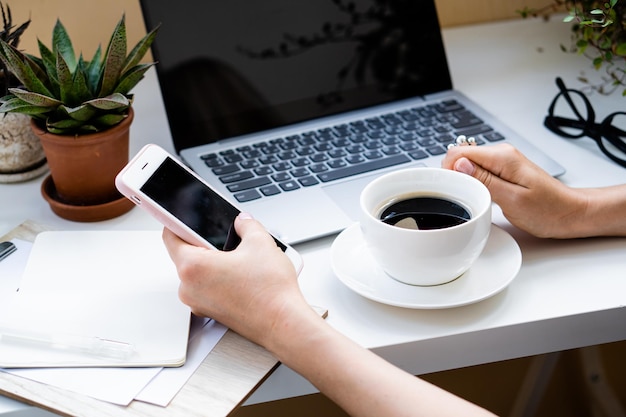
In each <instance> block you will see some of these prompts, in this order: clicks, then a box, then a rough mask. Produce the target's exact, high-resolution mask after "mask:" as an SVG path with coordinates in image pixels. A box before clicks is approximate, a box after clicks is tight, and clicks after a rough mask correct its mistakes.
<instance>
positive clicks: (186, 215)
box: [115, 144, 302, 273]
mask: <svg viewBox="0 0 626 417" xmlns="http://www.w3.org/2000/svg"><path fill="white" fill-rule="evenodd" d="M115 186H116V187H117V189H118V190H119V191H120V192H121V193H122V194H123V195H124V196H125V197H126V198H128V199H130V200H131V201H132V202H133V203H135V204H136V205H137V206H139V207H141V208H142V209H144V210H146V211H147V212H148V213H150V214H151V215H152V216H154V217H155V218H156V219H157V220H158V221H159V222H161V223H162V224H163V225H164V226H165V227H167V228H168V229H170V230H171V231H172V232H174V233H175V234H176V235H178V236H179V237H180V238H181V239H183V240H185V241H186V242H188V243H190V244H192V245H196V246H203V247H206V248H210V249H218V250H223V251H228V250H232V249H234V248H236V247H237V245H238V244H239V242H240V238H239V236H237V233H235V230H234V221H235V217H237V215H238V214H239V213H240V210H239V209H237V208H236V207H235V206H233V205H232V204H231V203H230V202H228V201H227V200H226V199H225V198H224V197H223V196H222V195H220V194H219V193H218V192H217V191H215V190H214V189H213V188H211V186H210V185H209V184H208V183H207V182H206V181H204V180H203V179H202V178H200V177H199V176H198V175H197V174H196V173H195V172H193V171H192V170H191V169H189V168H188V167H187V166H185V165H183V164H182V163H181V162H179V160H178V159H176V158H175V157H173V156H172V155H171V154H169V153H168V152H167V151H165V150H164V149H163V148H161V147H159V146H157V145H154V144H150V145H146V146H144V147H143V149H141V150H140V151H139V152H138V153H137V155H136V156H135V157H134V158H132V159H131V161H130V162H129V163H128V164H127V165H126V166H125V167H124V168H123V169H122V170H121V171H120V172H119V174H118V175H117V177H116V178H115ZM274 241H275V242H276V245H277V246H278V247H279V248H280V249H282V251H283V252H284V253H285V254H286V255H287V256H288V257H289V259H290V260H291V262H292V263H293V265H294V267H295V268H296V271H297V272H298V273H300V270H301V269H302V258H301V257H300V255H299V254H298V252H296V250H295V249H293V248H292V247H291V246H289V245H287V244H285V243H284V242H282V241H280V240H279V239H277V238H276V237H274Z"/></svg>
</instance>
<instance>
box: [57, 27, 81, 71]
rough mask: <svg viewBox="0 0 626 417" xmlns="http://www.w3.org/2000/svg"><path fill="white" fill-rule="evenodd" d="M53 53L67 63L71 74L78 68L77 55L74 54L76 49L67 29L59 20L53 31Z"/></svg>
mask: <svg viewBox="0 0 626 417" xmlns="http://www.w3.org/2000/svg"><path fill="white" fill-rule="evenodd" d="M52 52H53V53H54V54H55V55H57V54H61V56H62V57H63V60H64V61H65V62H66V64H67V66H68V68H69V69H70V72H74V69H75V68H76V55H75V54H74V47H73V46H72V41H71V40H70V37H69V35H68V34H67V31H66V30H65V27H64V26H63V24H62V23H61V21H60V20H59V19H57V22H56V24H55V25H54V29H52Z"/></svg>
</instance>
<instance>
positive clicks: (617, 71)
mask: <svg viewBox="0 0 626 417" xmlns="http://www.w3.org/2000/svg"><path fill="white" fill-rule="evenodd" d="M563 10H566V11H568V15H567V16H566V17H565V18H564V19H563V20H564V22H567V23H572V44H571V46H570V47H565V46H563V45H561V49H563V50H564V51H568V52H575V53H579V54H583V55H586V56H588V57H589V58H590V59H591V60H592V63H593V66H594V67H595V68H596V69H598V70H599V69H601V68H604V69H605V70H606V76H603V77H602V80H603V81H602V82H601V83H600V84H598V85H589V86H590V88H593V89H594V90H596V91H598V92H600V93H603V94H610V93H611V92H613V91H614V90H616V89H619V88H623V89H622V95H624V96H626V2H624V1H620V0H600V1H597V0H577V1H574V0H552V1H551V2H550V3H548V4H546V6H544V7H542V8H538V9H533V8H528V7H526V8H524V9H522V10H520V11H519V13H520V14H521V15H522V17H527V16H542V17H544V18H548V17H549V16H550V15H552V14H553V13H555V12H560V11H563ZM580 80H581V81H582V82H584V83H589V80H587V79H586V78H584V77H580Z"/></svg>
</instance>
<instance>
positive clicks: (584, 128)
mask: <svg viewBox="0 0 626 417" xmlns="http://www.w3.org/2000/svg"><path fill="white" fill-rule="evenodd" d="M556 85H557V86H558V87H559V90H560V92H559V93H558V94H557V95H556V97H554V100H552V104H550V108H549V109H548V115H547V116H546V118H545V121H544V125H545V126H546V127H547V128H548V129H550V130H551V131H552V132H554V133H556V134H557V135H559V136H562V137H565V138H569V139H579V138H582V137H584V136H587V137H590V138H591V139H593V140H595V141H596V143H597V144H598V147H599V148H600V150H601V151H602V152H603V153H604V154H605V155H606V156H608V157H609V158H610V159H611V160H613V161H614V162H616V163H618V164H619V165H621V166H622V167H624V168H626V159H623V158H624V156H626V130H625V129H626V112H622V111H617V112H615V113H611V114H609V115H608V116H607V117H606V118H605V119H604V120H603V121H602V122H601V123H596V121H595V119H596V113H595V112H594V110H593V107H592V106H591V102H589V99H588V98H587V97H586V96H585V94H583V93H582V92H581V91H578V90H572V89H568V88H567V87H565V83H563V80H562V79H561V78H560V77H557V79H556ZM562 99H565V100H562ZM566 104H567V105H569V108H567V106H566ZM581 109H582V110H581ZM555 112H557V113H559V114H567V115H568V117H563V116H556V115H555ZM570 117H572V118H570Z"/></svg>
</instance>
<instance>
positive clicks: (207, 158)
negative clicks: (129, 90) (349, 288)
mask: <svg viewBox="0 0 626 417" xmlns="http://www.w3.org/2000/svg"><path fill="white" fill-rule="evenodd" d="M141 6H142V10H143V14H144V19H145V21H146V26H147V28H148V29H152V28H153V27H154V26H155V25H157V24H159V23H161V29H160V31H159V34H158V36H157V38H156V40H155V42H154V44H153V53H154V56H155V59H156V60H157V61H158V65H157V71H158V77H159V83H160V87H161V91H162V94H163V99H164V103H165V108H166V113H167V117H168V122H169V126H170V130H171V134H172V138H173V142H174V148H175V149H176V152H177V153H178V155H179V156H180V158H181V159H182V160H183V161H184V162H185V163H186V164H187V165H188V166H189V167H190V168H191V169H193V170H194V171H195V172H197V173H198V174H199V175H200V176H202V177H203V178H205V179H206V180H207V181H208V182H209V183H210V184H211V185H212V186H213V187H215V189H217V190H218V191H219V192H221V193H222V194H224V195H225V196H226V197H227V198H228V199H229V200H230V201H231V202H233V203H234V204H235V205H237V206H238V207H239V208H240V209H241V210H244V211H247V212H250V213H252V214H253V215H254V216H255V217H256V218H257V219H259V220H260V221H261V222H262V223H263V224H264V225H265V226H266V227H267V228H268V230H270V231H271V232H272V233H273V234H275V235H276V236H279V237H280V238H281V239H283V240H284V241H286V242H289V243H292V244H293V243H299V242H304V241H308V240H311V239H315V238H318V237H322V236H327V235H331V234H334V233H337V232H339V231H341V230H343V229H344V228H346V227H347V226H349V225H351V224H352V223H354V222H355V221H358V212H359V210H358V204H359V194H360V192H361V190H362V189H363V187H364V186H365V185H366V184H367V183H369V182H370V181H371V180H372V179H374V178H375V177H377V176H379V175H381V174H384V173H386V172H388V171H391V170H396V169H402V168H408V167H413V166H440V164H441V160H442V158H443V156H444V154H445V152H446V150H447V145H448V144H449V143H451V142H452V141H454V140H456V138H457V137H458V136H459V135H465V136H466V137H473V138H475V140H476V142H477V143H478V144H479V146H488V145H489V144H492V143H502V142H509V143H511V144H513V145H514V146H516V147H517V148H519V149H520V150H521V151H522V152H524V153H525V154H526V155H527V156H528V157H529V158H530V159H531V160H533V161H534V162H535V163H537V164H539V165H540V166H541V167H542V168H544V169H545V170H547V171H548V172H549V173H550V174H552V175H554V176H558V175H560V174H562V173H563V172H564V169H563V168H562V167H561V166H559V165H558V164H557V163H556V162H555V161H553V160H552V159H551V158H549V157H548V156H547V155H546V154H544V153H543V152H541V151H540V150H539V149H537V148H536V147H534V146H533V145H531V144H530V143H529V142H527V141H526V140H525V139H523V138H522V137H520V136H518V135H517V134H516V133H515V132H513V131H512V130H510V129H509V128H507V127H506V126H505V125H503V124H502V123H501V122H499V121H498V120H496V119H495V118H494V117H493V116H491V115H490V114H488V113H487V112H486V111H484V110H483V109H482V108H480V107H479V106H478V105H477V104H476V103H474V102H472V101H471V100H470V99H468V98H467V97H465V96H464V95H463V94H461V93H459V92H458V91H455V90H454V89H453V88H452V81H451V77H450V73H449V69H448V64H447V60H446V54H445V50H444V45H443V40H442V36H441V29H440V26H439V21H438V17H437V11H436V7H435V4H434V0H419V1H417V0H401V1H385V0H354V1H353V0H350V1H347V0H316V1H313V0H297V1H294V0H264V1H248V0H228V1H223V0H179V1H178V2H176V5H175V7H172V2H171V1H167V0H142V1H141Z"/></svg>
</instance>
